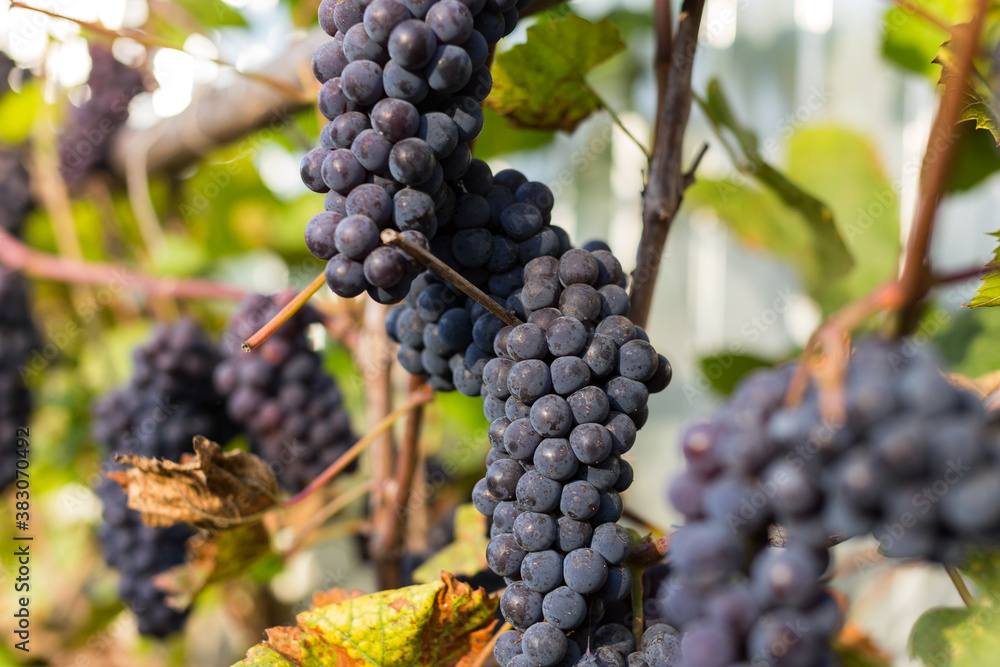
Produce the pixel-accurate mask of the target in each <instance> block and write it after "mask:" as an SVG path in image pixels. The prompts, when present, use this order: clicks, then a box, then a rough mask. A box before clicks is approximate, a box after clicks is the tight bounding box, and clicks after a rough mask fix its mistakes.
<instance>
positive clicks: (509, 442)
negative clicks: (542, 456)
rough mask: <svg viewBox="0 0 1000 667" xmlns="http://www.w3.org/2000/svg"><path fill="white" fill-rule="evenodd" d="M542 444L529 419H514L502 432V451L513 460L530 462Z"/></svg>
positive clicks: (540, 437)
mask: <svg viewBox="0 0 1000 667" xmlns="http://www.w3.org/2000/svg"><path fill="white" fill-rule="evenodd" d="M541 442H542V436H541V435H539V434H538V433H537V432H536V431H535V429H534V428H532V426H531V420H530V419H516V420H514V421H512V422H511V424H510V426H509V427H508V428H507V429H506V430H505V431H504V441H503V444H504V449H505V450H506V451H507V453H508V454H510V455H511V456H512V457H514V458H515V459H521V460H526V461H528V460H531V459H532V458H533V457H534V454H535V450H536V448H537V447H538V446H539V444H540V443H541Z"/></svg>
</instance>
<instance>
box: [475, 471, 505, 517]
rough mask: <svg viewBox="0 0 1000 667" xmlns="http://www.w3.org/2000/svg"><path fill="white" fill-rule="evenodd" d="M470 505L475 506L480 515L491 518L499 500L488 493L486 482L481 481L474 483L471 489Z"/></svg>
mask: <svg viewBox="0 0 1000 667" xmlns="http://www.w3.org/2000/svg"><path fill="white" fill-rule="evenodd" d="M472 504H473V505H475V507H476V509H477V510H479V513H480V514H483V515H485V516H492V515H493V513H494V512H495V511H496V508H497V507H498V506H499V504H500V499H499V498H497V497H496V496H494V495H493V494H492V493H491V492H490V489H489V485H488V484H487V483H486V480H485V479H481V480H479V481H478V482H476V485H475V487H473V489H472Z"/></svg>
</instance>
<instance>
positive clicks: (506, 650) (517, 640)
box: [393, 0, 521, 667]
mask: <svg viewBox="0 0 1000 667" xmlns="http://www.w3.org/2000/svg"><path fill="white" fill-rule="evenodd" d="M393 1H395V0H393ZM516 655H521V635H520V634H519V633H517V632H515V631H514V630H507V631H506V632H504V633H501V634H500V636H499V637H497V641H496V643H495V644H494V645H493V657H494V658H496V661H497V662H498V663H500V667H507V665H508V663H509V662H510V660H511V659H512V658H513V657H514V656H516Z"/></svg>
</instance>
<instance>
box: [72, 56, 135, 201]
mask: <svg viewBox="0 0 1000 667" xmlns="http://www.w3.org/2000/svg"><path fill="white" fill-rule="evenodd" d="M90 60H91V63H92V64H91V69H90V76H89V77H88V78H87V87H88V88H89V89H90V97H89V98H88V99H87V101H86V102H84V103H83V104H81V105H80V106H71V107H70V111H69V118H68V119H67V122H66V126H65V127H64V128H63V131H62V134H61V135H60V137H59V164H60V168H59V169H60V173H61V174H62V176H63V178H64V179H65V180H66V183H67V184H68V185H70V186H72V185H75V184H76V183H79V182H80V181H82V180H83V178H84V177H85V176H86V175H87V174H89V173H90V172H92V171H93V170H94V169H99V168H101V167H103V166H105V164H106V161H107V156H108V147H109V145H110V141H111V137H112V136H113V135H114V133H115V132H116V131H117V130H118V129H119V128H121V127H122V126H124V125H125V122H126V121H127V120H128V105H129V102H131V101H132V98H133V97H135V96H136V95H138V94H139V93H141V92H144V91H145V90H146V87H145V83H144V81H143V75H142V73H141V72H139V71H138V70H136V69H133V68H131V67H129V66H127V65H124V64H122V63H121V62H119V61H118V60H116V59H115V57H114V55H112V53H111V51H109V50H108V49H106V48H104V47H103V46H99V45H97V44H94V43H91V44H90Z"/></svg>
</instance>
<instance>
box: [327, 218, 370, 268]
mask: <svg viewBox="0 0 1000 667" xmlns="http://www.w3.org/2000/svg"><path fill="white" fill-rule="evenodd" d="M334 240H335V242H336V245H337V250H338V251H339V252H340V253H341V254H342V255H344V257H346V258H348V259H353V260H355V261H362V260H364V259H365V257H367V256H368V254H369V253H370V252H371V251H372V250H374V249H375V248H376V247H377V246H378V245H379V243H380V241H379V235H378V226H377V225H376V224H375V223H374V222H373V221H372V219H371V218H367V217H365V216H361V215H351V216H347V217H346V218H344V219H343V220H341V221H340V223H339V224H338V225H337V229H336V232H335V233H334Z"/></svg>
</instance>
